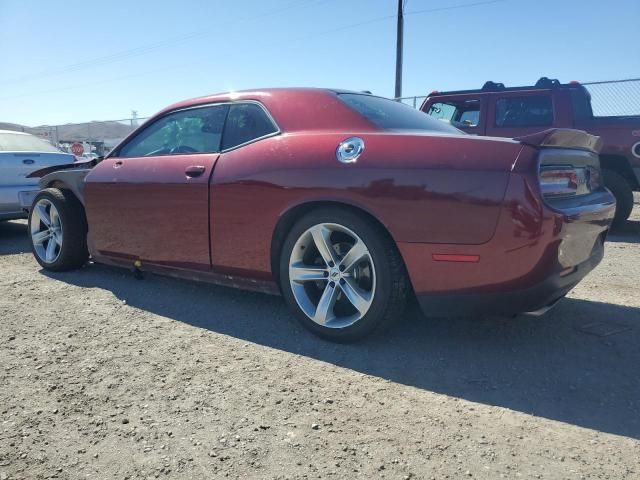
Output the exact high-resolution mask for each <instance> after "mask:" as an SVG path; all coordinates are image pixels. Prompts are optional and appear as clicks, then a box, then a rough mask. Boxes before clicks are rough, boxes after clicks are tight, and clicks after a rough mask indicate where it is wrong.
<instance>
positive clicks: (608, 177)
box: [602, 169, 633, 228]
mask: <svg viewBox="0 0 640 480" xmlns="http://www.w3.org/2000/svg"><path fill="white" fill-rule="evenodd" d="M602 175H603V177H604V185H605V187H607V188H608V189H609V190H611V193H613V196H614V197H616V213H615V216H614V217H613V227H615V228H618V227H621V226H622V225H624V222H626V220H627V218H629V215H631V210H633V190H632V189H631V185H630V184H629V182H627V180H626V179H625V178H624V177H623V176H622V175H620V174H619V173H618V172H615V171H613V170H607V169H603V170H602Z"/></svg>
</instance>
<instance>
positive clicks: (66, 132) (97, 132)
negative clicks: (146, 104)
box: [24, 117, 147, 155]
mask: <svg viewBox="0 0 640 480" xmlns="http://www.w3.org/2000/svg"><path fill="white" fill-rule="evenodd" d="M146 119H147V118H146V117H137V118H125V119H120V120H105V121H92V122H85V123H67V124H65V125H44V126H40V127H33V128H25V129H24V131H26V132H28V133H31V134H33V135H37V136H39V137H41V138H44V139H46V140H48V141H49V142H51V143H52V144H54V145H56V146H58V147H59V148H60V149H62V150H64V151H67V152H70V151H71V146H72V145H73V144H76V143H79V144H81V145H82V146H83V149H84V152H85V153H86V154H91V153H94V154H96V155H104V154H105V153H107V152H108V151H109V150H111V149H112V148H113V147H115V146H116V145H117V144H118V143H119V142H120V141H121V140H122V139H123V138H125V137H126V136H127V135H129V134H130V133H131V132H132V131H133V130H135V129H136V128H138V126H139V125H140V124H141V123H143V122H144V121H145V120H146Z"/></svg>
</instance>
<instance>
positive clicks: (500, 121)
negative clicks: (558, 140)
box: [420, 77, 640, 226]
mask: <svg viewBox="0 0 640 480" xmlns="http://www.w3.org/2000/svg"><path fill="white" fill-rule="evenodd" d="M420 109H421V110H422V111H423V112H425V113H427V114H429V115H431V116H433V117H435V118H438V119H441V120H443V121H446V122H450V123H451V124H453V125H454V126H456V127H458V128H459V129H461V130H464V131H465V132H468V133H470V134H475V135H488V136H493V137H511V138H514V137H521V136H523V135H528V134H532V133H535V132H538V131H541V130H546V129H548V128H554V127H564V128H575V129H578V130H584V131H586V132H589V133H591V134H593V135H598V136H600V137H601V138H602V141H603V148H602V151H601V153H600V165H601V167H602V171H603V175H604V182H605V185H606V186H607V188H609V190H611V192H612V193H613V195H614V196H615V197H616V201H617V207H616V214H615V220H614V225H615V226H619V225H621V224H622V223H624V222H625V221H626V219H627V218H628V217H629V215H630V213H631V210H632V209H633V191H639V190H640V115H634V116H624V117H618V116H616V117H598V116H594V114H593V111H592V108H591V95H590V94H589V92H588V91H587V89H586V88H585V87H584V86H583V85H581V84H580V83H578V82H571V83H568V84H562V83H560V82H559V81H558V80H551V79H548V78H546V77H542V78H541V79H540V80H538V82H536V84H535V85H533V86H528V87H509V88H507V87H505V86H504V85H503V84H501V83H494V82H487V83H485V85H484V86H483V87H482V88H481V89H479V90H462V91H451V92H437V91H434V92H431V93H430V94H429V95H428V96H427V98H426V100H425V101H424V103H423V104H422V106H421V107H420ZM639 113H640V112H639Z"/></svg>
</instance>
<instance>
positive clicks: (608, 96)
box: [396, 78, 640, 117]
mask: <svg viewBox="0 0 640 480" xmlns="http://www.w3.org/2000/svg"><path fill="white" fill-rule="evenodd" d="M581 85H583V86H584V87H585V88H586V89H587V91H588V92H589V94H590V95H591V108H592V109H593V115H594V116H595V117H626V116H633V115H640V78H627V79H624V80H607V81H602V82H586V83H581ZM426 98H427V97H426V95H423V96H415V97H400V98H396V100H397V101H399V102H402V103H405V104H407V105H409V106H411V107H413V108H420V106H421V105H422V102H424V100H425V99H426Z"/></svg>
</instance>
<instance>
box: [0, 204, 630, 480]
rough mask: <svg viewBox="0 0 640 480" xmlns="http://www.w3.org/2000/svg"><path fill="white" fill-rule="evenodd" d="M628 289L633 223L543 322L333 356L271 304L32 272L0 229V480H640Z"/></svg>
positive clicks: (504, 323) (96, 270) (484, 324)
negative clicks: (243, 479)
mask: <svg viewBox="0 0 640 480" xmlns="http://www.w3.org/2000/svg"><path fill="white" fill-rule="evenodd" d="M636 200H640V198H639V197H636ZM639 284H640V205H637V206H636V210H635V212H634V217H633V220H632V221H631V222H629V223H628V226H627V228H626V229H625V231H624V232H621V233H619V234H616V235H614V236H612V237H611V241H610V242H609V243H608V244H607V250H606V255H605V259H604V261H603V263H602V264H601V265H600V267H598V269H597V270H596V271H595V272H594V273H593V274H592V275H591V276H590V277H588V278H587V280H586V281H584V282H583V283H582V284H581V285H579V286H578V287H577V288H576V289H575V290H574V291H573V292H572V293H571V294H570V297H569V298H567V299H566V300H564V301H563V302H561V303H560V304H559V305H558V306H557V308H556V309H555V310H554V311H552V312H551V313H549V314H548V315H547V316H545V317H543V318H538V319H536V318H518V319H500V318H465V319H424V318H422V317H421V316H420V315H419V314H418V313H416V312H410V313H408V314H407V315H406V318H404V319H399V325H398V326H397V328H395V329H394V330H392V331H391V332H390V334H389V335H386V336H384V337H382V336H378V337H375V338H371V339H369V340H368V341H366V342H364V343H361V344H358V345H347V346H344V345H333V344H329V343H326V342H323V341H321V340H319V339H317V338H315V337H313V336H311V335H310V334H308V333H306V332H305V331H304V330H302V329H301V327H299V326H298V324H297V323H296V322H295V320H294V319H293V317H292V316H291V315H290V314H289V313H288V311H287V309H286V308H285V306H284V304H283V303H282V301H281V300H280V299H279V298H275V297H269V296H265V295H260V294H252V293H245V292H240V291H235V290H230V289H225V288H220V287H215V286H210V285H200V284H194V283H190V282H186V281H177V280H172V279H166V278H161V277H155V276H147V278H146V279H145V280H142V281H140V280H135V279H134V278H133V276H132V275H131V274H129V273H128V272H125V271H122V270H117V269H113V268H108V267H104V266H100V265H89V266H87V267H86V268H84V269H83V270H82V271H78V272H72V273H65V274H55V275H54V274H49V273H46V272H43V271H41V270H40V269H39V267H38V265H37V263H36V262H35V260H33V259H32V256H31V253H30V252H29V245H28V241H27V239H26V224H25V223H24V222H9V223H3V224H0V319H1V321H0V386H1V388H0V421H1V426H0V480H7V479H39V478H61V479H66V478H98V479H102V478H105V479H106V478H120V479H126V478H131V479H133V478H214V477H229V478H279V479H284V478H336V479H345V478H390V479H407V478H426V479H429V478H436V479H441V478H450V479H459V478H487V479H496V478H509V479H512V478H547V479H549V478H553V479H555V478H563V479H564V478H566V479H580V478H608V479H616V480H620V479H639V478H640V287H639Z"/></svg>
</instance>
